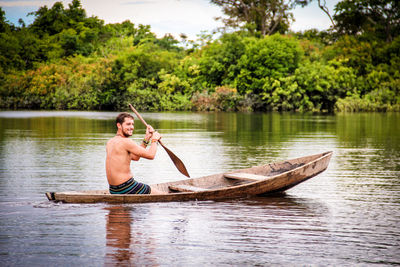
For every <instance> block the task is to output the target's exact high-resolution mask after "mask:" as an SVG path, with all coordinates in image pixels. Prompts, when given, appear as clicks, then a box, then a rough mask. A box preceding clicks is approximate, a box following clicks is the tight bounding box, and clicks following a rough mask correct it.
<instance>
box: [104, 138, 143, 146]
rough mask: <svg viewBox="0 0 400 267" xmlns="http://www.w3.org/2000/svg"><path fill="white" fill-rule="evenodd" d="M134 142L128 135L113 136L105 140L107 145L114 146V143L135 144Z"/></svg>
mask: <svg viewBox="0 0 400 267" xmlns="http://www.w3.org/2000/svg"><path fill="white" fill-rule="evenodd" d="M135 144H136V143H135V142H134V141H133V140H131V139H130V138H128V137H120V136H114V137H113V138H111V139H109V140H108V141H107V146H114V145H122V146H126V145H135Z"/></svg>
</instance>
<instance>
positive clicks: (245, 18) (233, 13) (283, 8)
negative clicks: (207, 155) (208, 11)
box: [211, 0, 307, 36]
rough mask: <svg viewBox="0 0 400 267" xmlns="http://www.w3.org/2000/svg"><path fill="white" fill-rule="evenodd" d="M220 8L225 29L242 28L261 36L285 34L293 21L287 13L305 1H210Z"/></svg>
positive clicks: (304, 3)
mask: <svg viewBox="0 0 400 267" xmlns="http://www.w3.org/2000/svg"><path fill="white" fill-rule="evenodd" d="M211 3H213V4H216V5H218V6H220V7H222V11H223V13H224V14H225V15H227V16H228V18H226V19H223V18H217V19H221V20H222V21H223V22H224V23H225V25H226V27H233V28H237V27H242V28H245V29H247V30H249V31H250V32H251V33H253V34H254V33H259V34H261V35H262V36H265V35H272V34H274V33H276V32H285V31H286V30H287V29H288V28H289V25H290V23H291V22H292V20H293V14H292V13H290V12H289V11H290V10H292V9H293V8H294V7H295V6H296V5H301V6H304V5H306V4H307V1H306V0H211Z"/></svg>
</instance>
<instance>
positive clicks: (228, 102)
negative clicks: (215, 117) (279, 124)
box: [192, 86, 252, 111]
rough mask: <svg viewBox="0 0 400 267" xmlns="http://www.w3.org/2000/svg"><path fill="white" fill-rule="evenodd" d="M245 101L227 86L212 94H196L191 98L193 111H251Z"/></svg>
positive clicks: (217, 89) (233, 89) (218, 88)
mask: <svg viewBox="0 0 400 267" xmlns="http://www.w3.org/2000/svg"><path fill="white" fill-rule="evenodd" d="M246 100H247V99H246V98H245V97H243V96H241V95H239V94H238V93H237V92H236V89H235V88H230V87H229V86H221V87H217V88H216V89H215V91H214V92H212V93H209V92H202V93H200V92H196V93H195V94H194V95H193V97H192V103H193V110H195V111H251V110H252V109H251V105H249V104H248V103H249V102H248V101H246Z"/></svg>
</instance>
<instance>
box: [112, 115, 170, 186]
mask: <svg viewBox="0 0 400 267" xmlns="http://www.w3.org/2000/svg"><path fill="white" fill-rule="evenodd" d="M116 124H117V128H118V129H117V134H116V136H114V137H113V138H111V139H110V140H109V141H108V142H107V146H106V151H107V158H106V173H107V180H108V183H109V185H110V188H109V190H110V193H111V194H165V193H164V192H162V191H160V190H157V189H156V188H152V187H151V186H149V185H147V184H143V183H139V182H137V181H135V180H134V179H133V176H132V174H131V170H130V163H131V160H134V161H138V160H139V159H140V158H146V159H150V160H152V159H154V157H155V155H156V152H157V142H158V141H159V140H160V138H161V135H160V134H159V133H158V132H155V131H154V129H153V127H151V126H148V127H147V129H146V135H145V137H144V139H143V141H142V143H141V145H138V144H136V143H135V142H134V141H132V140H131V139H129V137H130V136H132V133H133V129H134V120H133V116H132V115H131V114H129V113H126V112H123V113H121V114H119V115H118V116H117V118H116ZM150 139H151V145H150V148H149V149H146V147H147V145H148V144H149V142H150Z"/></svg>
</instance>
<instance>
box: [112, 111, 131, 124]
mask: <svg viewBox="0 0 400 267" xmlns="http://www.w3.org/2000/svg"><path fill="white" fill-rule="evenodd" d="M125 118H131V119H132V120H133V119H134V118H133V116H132V115H131V114H129V113H128V112H122V113H120V114H119V115H118V116H117V118H116V119H115V123H119V124H121V125H122V123H124V121H125Z"/></svg>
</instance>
